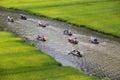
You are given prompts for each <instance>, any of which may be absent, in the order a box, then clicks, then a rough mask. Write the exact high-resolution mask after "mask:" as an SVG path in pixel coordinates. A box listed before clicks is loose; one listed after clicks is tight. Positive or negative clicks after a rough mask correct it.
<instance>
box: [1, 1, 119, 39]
mask: <svg viewBox="0 0 120 80" xmlns="http://www.w3.org/2000/svg"><path fill="white" fill-rule="evenodd" d="M119 4H120V0H7V1H6V0H0V5H1V6H3V7H7V8H16V9H20V10H25V11H29V12H31V13H35V14H42V15H44V16H47V17H51V18H57V19H63V20H65V21H67V22H69V23H73V24H77V25H79V26H80V25H87V27H88V28H91V29H94V30H98V31H102V32H105V33H108V34H111V35H113V36H117V37H120V26H119V25H120V10H119V8H120V5H119Z"/></svg>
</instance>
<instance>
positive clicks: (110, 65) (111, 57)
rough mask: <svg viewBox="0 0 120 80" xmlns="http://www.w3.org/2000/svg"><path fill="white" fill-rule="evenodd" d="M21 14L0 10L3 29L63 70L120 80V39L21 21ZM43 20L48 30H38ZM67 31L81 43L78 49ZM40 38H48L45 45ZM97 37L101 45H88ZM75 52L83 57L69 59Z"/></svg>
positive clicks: (50, 22) (32, 17) (53, 24)
mask: <svg viewBox="0 0 120 80" xmlns="http://www.w3.org/2000/svg"><path fill="white" fill-rule="evenodd" d="M20 13H22V12H21V11H14V10H4V9H1V10H0V19H1V20H0V27H2V29H3V30H8V31H12V32H14V33H16V34H17V35H18V36H20V37H23V38H25V39H27V40H28V41H29V43H31V44H34V45H35V47H37V48H38V49H40V50H42V51H43V52H45V53H46V54H49V55H51V56H52V57H53V58H55V59H56V60H57V61H58V62H60V63H61V64H62V65H64V66H72V67H75V68H77V69H79V70H81V71H83V72H84V73H86V74H88V75H94V76H97V77H99V78H103V77H109V78H111V79H112V80H120V39H119V38H113V37H111V36H108V35H103V34H100V33H97V32H94V31H90V30H88V29H85V28H78V27H76V26H73V25H70V24H67V23H65V22H60V21H56V20H51V19H48V18H44V17H38V16H35V15H30V14H27V13H25V14H26V16H27V17H28V19H27V20H20V19H19V14H20ZM9 15H10V16H13V17H14V19H15V22H14V23H9V22H7V21H6V19H7V16H9ZM41 20H44V21H45V22H46V23H47V27H46V28H42V27H39V25H38V21H41ZM65 28H68V29H70V30H71V32H72V33H73V36H76V37H77V38H78V40H79V43H78V44H77V45H74V44H71V43H69V42H68V38H70V36H67V35H63V30H64V29H65ZM38 34H42V35H45V37H46V38H47V41H46V42H41V41H38V40H37V39H36V37H37V35H38ZM92 35H95V36H98V37H99V41H100V44H92V43H89V41H88V40H89V38H90V37H91V36H92ZM73 49H78V50H79V51H80V52H81V53H82V54H83V55H84V56H83V57H82V58H79V57H77V56H74V55H68V53H69V52H70V51H72V50H73Z"/></svg>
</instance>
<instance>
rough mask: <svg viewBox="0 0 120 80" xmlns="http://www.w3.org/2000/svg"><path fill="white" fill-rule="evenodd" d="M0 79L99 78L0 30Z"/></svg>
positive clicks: (67, 79) (60, 79)
mask: <svg viewBox="0 0 120 80" xmlns="http://www.w3.org/2000/svg"><path fill="white" fill-rule="evenodd" d="M0 80H99V79H97V78H95V77H90V76H86V75H84V74H83V73H81V72H80V71H78V70H76V69H73V68H71V67H62V66H60V64H59V63H57V62H56V61H55V60H54V59H52V58H51V57H50V56H48V55H46V54H44V53H43V52H41V51H39V50H37V49H36V48H34V47H33V46H31V45H28V44H26V43H24V40H22V39H21V38H17V37H15V36H14V35H13V34H11V33H9V32H0Z"/></svg>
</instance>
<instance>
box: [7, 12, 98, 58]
mask: <svg viewBox="0 0 120 80" xmlns="http://www.w3.org/2000/svg"><path fill="white" fill-rule="evenodd" d="M19 18H20V19H22V20H27V17H26V16H25V15H24V14H20V16H19ZM7 21H8V22H14V19H13V18H12V17H10V16H8V18H7ZM38 24H39V26H41V27H46V26H47V25H46V23H45V22H43V21H41V22H39V23H38ZM63 33H64V35H69V36H72V35H73V34H72V32H71V31H70V30H69V29H64V31H63ZM37 39H38V40H40V41H46V38H45V36H44V35H38V36H37ZM68 41H69V42H70V43H73V44H78V40H77V37H73V36H72V37H70V38H69V39H68ZM89 42H91V43H95V44H98V43H99V42H98V37H96V36H91V38H90V39H89ZM70 54H74V55H78V56H80V57H82V55H81V54H80V51H78V50H73V51H71V52H70Z"/></svg>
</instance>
